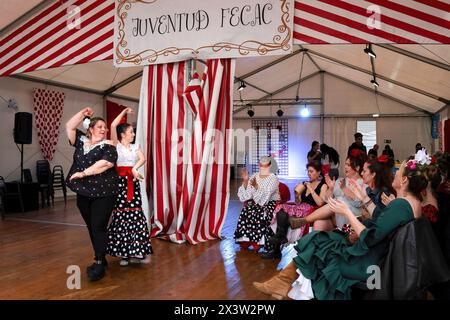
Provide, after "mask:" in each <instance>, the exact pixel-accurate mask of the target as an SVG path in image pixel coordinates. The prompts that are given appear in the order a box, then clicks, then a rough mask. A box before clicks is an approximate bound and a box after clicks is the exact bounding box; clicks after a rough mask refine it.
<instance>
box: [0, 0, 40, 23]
mask: <svg viewBox="0 0 450 320" xmlns="http://www.w3.org/2000/svg"><path fill="white" fill-rule="evenodd" d="M41 2H44V1H42V0H27V1H17V0H2V1H0V30H2V29H3V28H5V27H6V26H7V25H9V24H10V23H12V22H14V21H15V20H16V19H17V18H19V17H20V16H22V15H23V14H25V13H27V12H28V11H30V10H31V9H33V8H34V7H35V6H37V5H39V4H40V3H41Z"/></svg>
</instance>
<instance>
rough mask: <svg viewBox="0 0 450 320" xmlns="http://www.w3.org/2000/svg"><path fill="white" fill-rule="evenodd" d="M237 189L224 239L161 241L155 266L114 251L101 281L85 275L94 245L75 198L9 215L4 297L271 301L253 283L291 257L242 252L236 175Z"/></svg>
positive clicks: (2, 233) (3, 243) (1, 270)
mask: <svg viewBox="0 0 450 320" xmlns="http://www.w3.org/2000/svg"><path fill="white" fill-rule="evenodd" d="M291 189H292V188H291ZM231 190H232V192H231V201H230V205H229V211H228V215H227V218H226V221H225V224H224V227H223V229H222V234H223V236H224V239H223V240H217V241H209V242H206V243H201V244H198V245H195V246H192V245H188V244H181V245H178V244H173V243H169V242H167V241H162V240H159V239H153V240H152V245H153V248H154V251H155V253H154V254H153V255H152V257H151V262H150V264H148V265H130V266H128V267H121V266H119V263H118V262H119V261H118V259H117V258H111V257H110V258H109V262H110V266H109V268H108V272H107V275H106V277H105V278H104V279H102V280H101V281H99V282H95V283H90V282H88V281H87V278H86V276H85V268H86V266H87V265H88V264H89V263H91V260H92V251H91V247H90V242H89V237H88V233H87V230H86V227H85V226H84V223H83V221H82V219H81V216H80V214H79V212H78V210H77V208H76V206H75V201H74V200H69V201H68V203H67V206H66V207H64V203H62V202H58V203H56V204H55V206H54V207H50V208H46V209H41V210H39V211H36V212H27V213H25V214H8V216H7V218H6V220H4V221H1V222H0V257H1V259H0V299H174V300H177V299H186V300H189V299H201V300H209V299H236V300H247V299H254V300H259V299H268V296H266V295H264V294H261V293H259V292H258V291H256V290H255V289H254V288H253V286H252V283H253V281H261V280H265V279H268V278H269V277H271V276H272V275H274V274H275V273H276V272H277V269H280V268H281V267H282V266H284V264H285V263H287V262H286V261H284V260H283V261H282V262H281V263H280V262H279V261H272V260H263V259H261V258H260V257H259V255H257V254H255V253H254V252H252V251H245V252H242V251H240V249H239V246H238V245H236V244H235V243H234V241H233V233H234V230H235V228H236V224H237V218H238V216H239V212H240V209H241V203H240V202H239V201H237V200H236V190H237V183H236V182H235V181H234V182H232V183H231ZM71 265H78V266H79V267H80V268H81V289H80V290H69V289H68V288H67V285H66V282H67V278H68V277H69V274H67V273H66V270H67V267H68V266H71Z"/></svg>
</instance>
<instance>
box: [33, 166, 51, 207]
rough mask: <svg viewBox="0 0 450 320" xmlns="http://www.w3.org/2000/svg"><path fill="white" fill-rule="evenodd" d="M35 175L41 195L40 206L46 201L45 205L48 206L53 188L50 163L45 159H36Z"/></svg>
mask: <svg viewBox="0 0 450 320" xmlns="http://www.w3.org/2000/svg"><path fill="white" fill-rule="evenodd" d="M36 175H37V181H38V183H39V193H40V195H41V206H42V208H44V205H45V203H47V206H50V197H52V196H53V188H52V173H51V171H50V163H49V162H48V161H47V160H38V161H36Z"/></svg>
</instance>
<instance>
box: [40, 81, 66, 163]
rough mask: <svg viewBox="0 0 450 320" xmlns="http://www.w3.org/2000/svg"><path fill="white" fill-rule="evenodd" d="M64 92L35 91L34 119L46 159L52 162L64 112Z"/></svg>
mask: <svg viewBox="0 0 450 320" xmlns="http://www.w3.org/2000/svg"><path fill="white" fill-rule="evenodd" d="M64 98H65V95H64V93H63V92H57V91H51V90H46V89H37V88H35V89H33V104H34V119H35V125H36V129H37V134H38V140H39V144H40V145H41V150H42V155H43V157H44V159H46V160H49V161H51V160H52V159H53V156H54V154H55V151H56V144H57V143H58V138H59V127H60V125H61V117H62V114H63V110H64Z"/></svg>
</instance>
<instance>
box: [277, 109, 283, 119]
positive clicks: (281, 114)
mask: <svg viewBox="0 0 450 320" xmlns="http://www.w3.org/2000/svg"><path fill="white" fill-rule="evenodd" d="M283 114H284V111H283V110H281V109H278V110H277V116H279V117H282V116H283Z"/></svg>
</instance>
